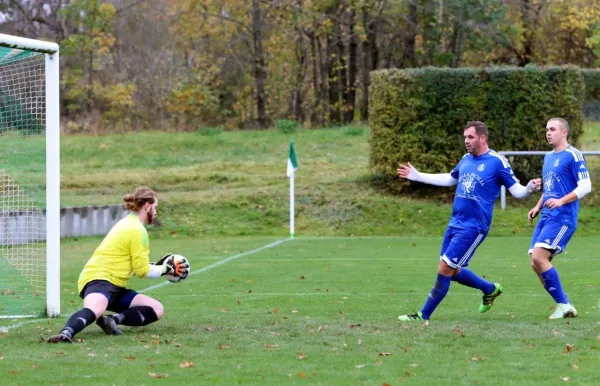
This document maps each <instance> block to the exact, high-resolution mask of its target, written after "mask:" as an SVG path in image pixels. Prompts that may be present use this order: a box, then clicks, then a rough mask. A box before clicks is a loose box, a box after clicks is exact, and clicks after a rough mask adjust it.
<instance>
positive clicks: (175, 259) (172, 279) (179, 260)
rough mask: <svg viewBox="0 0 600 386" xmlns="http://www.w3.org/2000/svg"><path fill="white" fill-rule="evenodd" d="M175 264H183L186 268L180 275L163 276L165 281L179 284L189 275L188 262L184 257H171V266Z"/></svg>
mask: <svg viewBox="0 0 600 386" xmlns="http://www.w3.org/2000/svg"><path fill="white" fill-rule="evenodd" d="M175 263H178V264H182V263H183V264H184V265H185V266H186V269H185V270H184V271H183V273H182V274H180V275H171V274H167V275H165V277H166V278H167V280H168V281H170V282H171V283H179V282H181V281H183V280H185V278H186V277H188V275H189V274H190V262H189V261H188V259H186V258H185V257H183V256H181V255H173V265H177V264H175Z"/></svg>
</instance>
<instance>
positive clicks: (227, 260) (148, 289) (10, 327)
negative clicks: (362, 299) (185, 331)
mask: <svg viewBox="0 0 600 386" xmlns="http://www.w3.org/2000/svg"><path fill="white" fill-rule="evenodd" d="M290 240H292V239H282V240H277V241H275V242H273V243H271V244H267V245H264V246H262V247H260V248H257V249H253V250H251V251H248V252H242V253H238V254H237V255H233V256H229V257H228V258H225V259H223V260H219V261H217V262H216V263H213V264H211V265H207V266H206V267H203V268H200V269H198V270H196V271H192V272H191V273H190V275H195V274H197V273H202V272H206V271H208V270H209V269H213V268H215V267H218V266H220V265H223V264H225V263H227V262H230V261H231V260H235V259H239V258H240V257H244V256H248V255H253V254H255V253H258V252H260V251H264V250H265V249H269V248H272V247H275V246H277V245H279V244H282V243H285V242H286V241H290ZM168 284H173V283H171V282H170V281H168V280H165V281H164V282H162V283H160V284H156V285H153V286H151V287H148V288H144V289H143V290H141V291H138V292H139V293H144V292H148V291H152V290H155V289H157V288H161V287H164V286H166V285H168ZM46 320H49V319H48V318H43V319H32V320H26V321H23V322H20V323H17V324H13V325H10V326H6V327H0V332H8V330H11V329H13V328H17V327H21V326H23V325H25V324H31V323H36V322H42V321H46Z"/></svg>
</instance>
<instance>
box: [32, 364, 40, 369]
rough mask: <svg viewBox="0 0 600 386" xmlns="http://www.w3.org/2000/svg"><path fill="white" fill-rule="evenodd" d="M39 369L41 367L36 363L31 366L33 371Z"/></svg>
mask: <svg viewBox="0 0 600 386" xmlns="http://www.w3.org/2000/svg"><path fill="white" fill-rule="evenodd" d="M38 367H40V365H38V364H37V363H34V364H32V365H31V368H32V369H37V368H38Z"/></svg>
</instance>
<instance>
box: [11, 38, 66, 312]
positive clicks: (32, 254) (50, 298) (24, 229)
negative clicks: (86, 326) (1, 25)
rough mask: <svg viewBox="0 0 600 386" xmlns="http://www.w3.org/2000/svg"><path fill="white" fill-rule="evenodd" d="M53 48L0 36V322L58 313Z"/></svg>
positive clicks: (55, 61) (55, 59)
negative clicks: (4, 319) (1, 320)
mask: <svg viewBox="0 0 600 386" xmlns="http://www.w3.org/2000/svg"><path fill="white" fill-rule="evenodd" d="M58 82H59V80H58V46H57V45H56V44H54V43H48V42H42V41H36V40H30V39H24V38H18V37H14V36H9V35H2V34H0V318H18V317H35V316H43V315H48V316H56V315H58V314H59V313H60V300H59V299H60V289H59V266H60V257H59V256H60V250H59V246H60V194H59V189H60V177H59V176H60V173H59V169H58V168H59V151H58V144H59V142H58V136H59V122H58V120H59V110H58V109H59V101H58Z"/></svg>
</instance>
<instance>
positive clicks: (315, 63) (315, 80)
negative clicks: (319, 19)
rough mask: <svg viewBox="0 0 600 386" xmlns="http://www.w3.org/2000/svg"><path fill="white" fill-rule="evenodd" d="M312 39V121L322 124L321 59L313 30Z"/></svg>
mask: <svg viewBox="0 0 600 386" xmlns="http://www.w3.org/2000/svg"><path fill="white" fill-rule="evenodd" d="M308 38H309V39H310V56H311V64H312V86H313V93H314V102H313V108H312V111H311V112H310V122H311V123H313V124H320V123H321V122H322V117H321V116H319V115H318V111H319V105H320V100H321V88H320V87H319V68H320V61H319V56H318V55H317V42H316V40H317V39H316V38H315V34H314V33H313V32H311V33H310V34H309V36H308Z"/></svg>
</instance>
